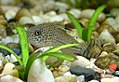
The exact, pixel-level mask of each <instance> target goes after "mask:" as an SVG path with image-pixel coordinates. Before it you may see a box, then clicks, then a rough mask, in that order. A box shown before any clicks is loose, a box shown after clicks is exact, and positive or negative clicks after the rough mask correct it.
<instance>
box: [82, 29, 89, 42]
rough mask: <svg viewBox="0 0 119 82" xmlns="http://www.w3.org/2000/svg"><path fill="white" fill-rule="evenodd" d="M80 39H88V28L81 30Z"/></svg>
mask: <svg viewBox="0 0 119 82" xmlns="http://www.w3.org/2000/svg"><path fill="white" fill-rule="evenodd" d="M82 39H83V40H84V41H88V28H86V29H84V30H83V32H82Z"/></svg>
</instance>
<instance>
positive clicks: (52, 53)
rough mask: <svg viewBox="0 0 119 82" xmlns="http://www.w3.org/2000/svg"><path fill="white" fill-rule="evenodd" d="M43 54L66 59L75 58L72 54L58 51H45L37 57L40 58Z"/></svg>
mask: <svg viewBox="0 0 119 82" xmlns="http://www.w3.org/2000/svg"><path fill="white" fill-rule="evenodd" d="M43 56H53V57H56V58H60V59H63V60H68V61H74V60H75V58H74V57H73V56H71V55H68V54H65V53H60V52H47V53H44V54H42V55H41V56H39V57H40V58H42V57H43Z"/></svg>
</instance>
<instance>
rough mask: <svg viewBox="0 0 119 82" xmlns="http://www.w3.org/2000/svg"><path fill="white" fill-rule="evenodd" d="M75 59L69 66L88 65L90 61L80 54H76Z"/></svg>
mask: <svg viewBox="0 0 119 82" xmlns="http://www.w3.org/2000/svg"><path fill="white" fill-rule="evenodd" d="M76 58H77V60H75V61H74V62H72V63H71V66H72V67H73V66H75V65H78V66H82V67H86V66H89V65H90V61H89V60H88V59H86V58H85V57H82V56H76Z"/></svg>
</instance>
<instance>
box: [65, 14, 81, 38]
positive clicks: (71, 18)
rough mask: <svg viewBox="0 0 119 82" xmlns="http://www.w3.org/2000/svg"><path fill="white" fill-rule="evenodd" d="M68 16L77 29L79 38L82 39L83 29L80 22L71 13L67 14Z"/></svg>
mask: <svg viewBox="0 0 119 82" xmlns="http://www.w3.org/2000/svg"><path fill="white" fill-rule="evenodd" d="M66 14H67V16H68V17H69V19H70V20H71V22H72V23H73V25H74V27H75V28H76V29H77V32H78V35H79V38H81V39H82V31H83V30H82V27H81V25H80V24H79V22H78V20H77V19H76V18H75V17H74V16H73V15H72V14H71V13H68V12H67V13H66Z"/></svg>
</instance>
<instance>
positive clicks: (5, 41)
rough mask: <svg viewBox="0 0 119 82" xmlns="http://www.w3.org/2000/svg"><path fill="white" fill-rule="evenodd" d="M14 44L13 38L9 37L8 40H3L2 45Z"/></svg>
mask: <svg viewBox="0 0 119 82" xmlns="http://www.w3.org/2000/svg"><path fill="white" fill-rule="evenodd" d="M12 42H13V38H12V37H9V36H7V37H6V38H2V44H8V43H12Z"/></svg>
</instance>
